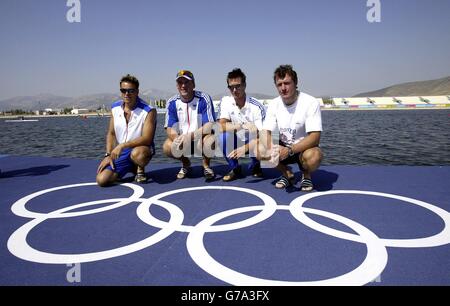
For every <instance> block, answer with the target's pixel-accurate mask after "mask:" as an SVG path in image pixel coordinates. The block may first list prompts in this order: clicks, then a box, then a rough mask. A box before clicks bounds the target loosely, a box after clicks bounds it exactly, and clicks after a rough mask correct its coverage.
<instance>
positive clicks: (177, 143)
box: [172, 135, 186, 150]
mask: <svg viewBox="0 0 450 306" xmlns="http://www.w3.org/2000/svg"><path fill="white" fill-rule="evenodd" d="M185 136H186V135H180V136H178V137H177V138H175V139H174V140H173V143H172V145H173V146H174V148H175V149H176V150H182V149H183V145H184V143H185V142H186V137H185Z"/></svg>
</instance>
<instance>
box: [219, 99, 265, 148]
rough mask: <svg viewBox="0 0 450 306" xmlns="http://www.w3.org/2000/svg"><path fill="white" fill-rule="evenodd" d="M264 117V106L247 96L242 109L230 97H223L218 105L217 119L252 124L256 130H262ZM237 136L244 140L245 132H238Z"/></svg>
mask: <svg viewBox="0 0 450 306" xmlns="http://www.w3.org/2000/svg"><path fill="white" fill-rule="evenodd" d="M265 117H266V110H265V108H264V106H263V105H262V104H261V102H259V101H258V100H256V99H255V98H253V97H249V96H247V98H246V100H245V104H244V106H243V107H242V108H239V106H237V105H236V101H235V100H234V98H233V97H231V96H226V97H223V98H222V99H221V100H220V104H219V115H218V119H219V120H220V119H226V120H230V121H231V122H232V123H237V124H244V123H248V122H250V123H254V124H255V126H256V127H257V128H258V130H262V128H263V121H264V119H265ZM237 136H238V137H239V138H241V139H242V140H245V131H244V130H240V131H239V132H238V133H237Z"/></svg>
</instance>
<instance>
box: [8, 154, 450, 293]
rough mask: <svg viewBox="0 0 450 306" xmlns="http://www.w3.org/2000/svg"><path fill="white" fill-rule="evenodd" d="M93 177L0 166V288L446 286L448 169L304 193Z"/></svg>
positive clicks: (77, 168) (327, 180)
mask: <svg viewBox="0 0 450 306" xmlns="http://www.w3.org/2000/svg"><path fill="white" fill-rule="evenodd" d="M97 166H98V163H97V162H96V161H88V160H77V159H60V158H42V157H14V156H3V157H1V158H0V170H1V173H0V285H73V284H74V283H75V284H79V285H182V286H184V285H188V286H204V285H206V286H221V285H256V286H263V285H270V286H273V285H295V286H298V285H373V286H380V285H381V286H382V285H450V256H449V254H450V213H449V211H450V188H449V182H450V167H406V166H405V167H404V166H323V167H321V168H320V170H318V171H317V172H315V173H314V175H313V181H314V183H315V186H316V190H317V191H315V192H313V193H303V192H300V191H299V190H298V188H297V187H298V184H297V185H296V186H297V187H294V188H291V189H289V190H277V189H275V187H274V180H275V179H276V178H277V176H278V174H277V172H276V171H274V170H273V169H265V174H266V176H265V178H263V179H255V178H253V177H251V176H247V177H245V178H242V179H239V180H236V181H233V182H230V183H224V182H222V181H221V179H220V176H219V175H218V179H217V180H215V181H213V182H208V183H206V182H205V181H204V179H203V177H202V169H201V167H196V168H194V170H195V171H194V173H193V175H192V177H190V178H187V179H185V180H175V176H176V173H177V172H178V170H179V167H178V165H174V164H170V165H169V164H167V165H161V164H158V165H156V164H151V165H150V166H149V167H148V168H147V174H148V175H149V176H150V177H151V180H150V182H149V183H147V184H143V185H138V184H135V183H133V181H132V178H131V177H129V178H128V179H125V181H124V182H122V183H121V185H116V186H113V187H108V188H100V187H97V186H96V185H95V175H96V173H95V172H96V168H97ZM213 168H214V170H215V171H216V173H217V174H224V173H225V172H226V169H225V167H224V166H214V163H213ZM297 179H299V177H298V176H297ZM73 282H74V283H73Z"/></svg>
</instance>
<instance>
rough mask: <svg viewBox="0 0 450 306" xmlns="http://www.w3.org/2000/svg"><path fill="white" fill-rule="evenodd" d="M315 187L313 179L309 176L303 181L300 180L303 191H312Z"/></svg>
mask: <svg viewBox="0 0 450 306" xmlns="http://www.w3.org/2000/svg"><path fill="white" fill-rule="evenodd" d="M313 189H314V185H313V183H312V181H311V179H309V178H303V179H302V181H301V182H300V190H301V191H306V192H309V191H312V190H313Z"/></svg>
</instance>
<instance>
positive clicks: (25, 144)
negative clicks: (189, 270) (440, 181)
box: [0, 110, 450, 165]
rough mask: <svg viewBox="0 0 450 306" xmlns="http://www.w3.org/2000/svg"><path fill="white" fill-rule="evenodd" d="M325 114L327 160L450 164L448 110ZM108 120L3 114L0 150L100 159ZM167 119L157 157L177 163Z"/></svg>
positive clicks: (160, 121) (159, 137)
mask: <svg viewBox="0 0 450 306" xmlns="http://www.w3.org/2000/svg"><path fill="white" fill-rule="evenodd" d="M322 120H323V127H324V132H323V134H322V140H321V147H322V149H323V150H324V152H325V160H324V162H323V164H324V165H331V164H340V165H343V164H346V165H368V164H382V165H450V110H394V111H323V112H322ZM108 122H109V118H102V117H99V118H88V119H81V118H79V117H68V118H40V119H39V121H38V122H19V123H11V122H5V120H4V119H0V154H6V155H24V156H47V157H75V158H83V159H100V158H101V157H102V155H103V153H104V152H105V135H106V129H107V126H108ZM163 123H164V115H158V127H157V134H156V139H155V142H156V147H157V155H156V156H155V157H154V160H153V162H155V161H156V162H164V163H173V162H174V160H171V159H168V158H166V157H164V156H162V149H161V146H162V143H163V142H164V140H165V131H164V128H163ZM214 163H216V164H217V163H223V161H222V160H219V159H217V158H216V159H215V161H214ZM214 163H213V165H214Z"/></svg>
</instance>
